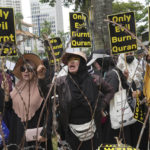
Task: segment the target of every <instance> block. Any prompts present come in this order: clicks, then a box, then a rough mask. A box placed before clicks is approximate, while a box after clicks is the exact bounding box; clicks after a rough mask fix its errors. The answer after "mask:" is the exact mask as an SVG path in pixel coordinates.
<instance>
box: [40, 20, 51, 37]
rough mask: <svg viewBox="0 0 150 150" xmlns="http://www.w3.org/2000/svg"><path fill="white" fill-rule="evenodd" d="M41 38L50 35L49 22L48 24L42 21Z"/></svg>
mask: <svg viewBox="0 0 150 150" xmlns="http://www.w3.org/2000/svg"><path fill="white" fill-rule="evenodd" d="M41 28H42V29H41V31H40V32H41V36H42V35H44V34H45V35H47V36H50V34H51V23H50V22H48V21H46V20H45V21H44V23H43V24H42V25H41Z"/></svg>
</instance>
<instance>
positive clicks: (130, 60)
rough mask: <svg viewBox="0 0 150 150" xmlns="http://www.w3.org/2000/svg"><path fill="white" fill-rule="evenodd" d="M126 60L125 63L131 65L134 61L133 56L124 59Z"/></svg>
mask: <svg viewBox="0 0 150 150" xmlns="http://www.w3.org/2000/svg"><path fill="white" fill-rule="evenodd" d="M126 60H127V63H128V64H131V63H132V61H133V60H134V56H127V57H126Z"/></svg>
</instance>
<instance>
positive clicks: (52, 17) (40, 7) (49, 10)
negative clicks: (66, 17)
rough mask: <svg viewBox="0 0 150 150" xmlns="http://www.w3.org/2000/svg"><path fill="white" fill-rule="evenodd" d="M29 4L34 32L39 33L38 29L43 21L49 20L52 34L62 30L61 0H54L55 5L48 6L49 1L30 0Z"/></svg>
mask: <svg viewBox="0 0 150 150" xmlns="http://www.w3.org/2000/svg"><path fill="white" fill-rule="evenodd" d="M30 5H31V16H32V24H33V25H34V26H33V33H34V34H36V35H40V29H41V28H42V24H43V23H44V22H45V21H47V22H50V24H51V31H52V33H53V34H57V33H58V31H63V29H64V28H63V13H62V2H61V0H56V5H55V7H50V6H49V3H40V2H39V0H30Z"/></svg>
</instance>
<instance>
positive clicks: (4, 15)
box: [0, 7, 17, 56]
mask: <svg viewBox="0 0 150 150" xmlns="http://www.w3.org/2000/svg"><path fill="white" fill-rule="evenodd" d="M14 23H15V21H14V11H13V8H2V7H0V31H1V32H0V43H1V44H0V54H1V55H0V56H7V55H8V56H15V55H17V53H16V49H14V48H13V45H15V44H16V34H15V24H14Z"/></svg>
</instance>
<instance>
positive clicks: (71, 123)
mask: <svg viewBox="0 0 150 150" xmlns="http://www.w3.org/2000/svg"><path fill="white" fill-rule="evenodd" d="M62 63H63V64H64V67H62V68H61V69H62V70H61V71H60V72H59V73H58V75H57V77H56V74H55V73H54V66H51V65H50V64H49V61H48V60H47V59H44V60H41V59H40V58H39V57H38V56H37V55H35V54H24V55H22V57H20V58H19V59H18V61H17V63H16V65H15V67H14V70H13V72H11V73H10V71H7V73H5V74H4V73H3V70H1V73H0V84H1V88H0V94H1V101H0V111H1V116H3V117H2V120H3V121H4V123H5V124H6V126H7V128H8V129H9V137H8V140H7V141H6V145H8V149H10V150H13V149H14V150H17V149H21V148H23V147H30V149H35V147H36V146H38V147H39V149H40V148H43V149H47V150H52V149H53V148H52V134H56V132H57V133H58V135H59V136H58V149H59V150H62V149H64V148H66V149H70V150H71V149H72V150H78V149H80V150H96V149H97V148H98V147H99V146H100V145H101V144H102V143H106V144H115V143H117V140H116V138H115V137H119V139H122V143H124V144H127V145H130V146H132V147H136V144H137V141H138V138H139V135H140V132H141V128H142V125H143V124H142V123H141V122H139V121H137V120H134V121H133V122H132V123H129V124H126V125H125V126H124V127H123V128H122V127H121V126H120V127H119V128H115V129H114V127H113V125H114V124H113V121H112V117H111V114H110V112H111V111H112V110H111V109H112V107H113V104H112V102H114V97H115V96H116V95H117V94H118V92H120V87H122V89H124V90H125V94H126V97H127V103H128V104H129V106H130V109H131V113H134V109H135V106H136V99H137V97H138V98H139V99H140V101H141V107H142V109H143V111H144V112H145V114H146V112H147V109H148V106H149V103H150V83H149V82H150V72H149V71H150V70H149V69H150V53H148V54H146V55H145V54H144V52H143V51H142V50H141V51H137V52H129V53H125V54H120V55H117V56H111V55H110V52H109V50H98V51H94V52H93V53H92V55H91V57H89V58H88V59H87V57H86V55H85V54H84V53H83V52H71V53H65V54H64V55H63V56H62ZM14 76H15V77H14ZM16 78H17V79H18V80H17V82H16V83H15V79H16ZM50 89H51V92H49V90H50ZM47 95H48V97H47ZM120 100H121V97H120ZM54 103H55V104H56V110H55V111H54V107H53V106H54ZM43 108H44V109H43ZM41 112H42V113H41ZM54 113H55V115H54ZM54 116H55V117H56V118H55V117H54ZM54 118H55V119H56V122H57V123H56V124H55V122H54V121H55V120H53V119H54ZM53 124H55V128H53V130H52V125H53ZM37 128H38V130H37ZM55 129H56V130H55ZM54 131H55V132H54ZM148 136H149V124H148V122H147V124H146V127H145V130H144V133H143V136H142V140H141V143H140V147H139V148H140V150H147V147H148V138H149V137H148ZM3 144H4V143H3ZM3 144H1V147H2V145H3Z"/></svg>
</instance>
